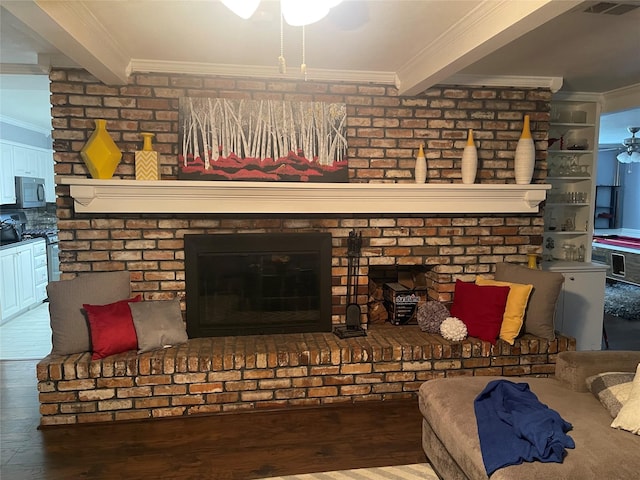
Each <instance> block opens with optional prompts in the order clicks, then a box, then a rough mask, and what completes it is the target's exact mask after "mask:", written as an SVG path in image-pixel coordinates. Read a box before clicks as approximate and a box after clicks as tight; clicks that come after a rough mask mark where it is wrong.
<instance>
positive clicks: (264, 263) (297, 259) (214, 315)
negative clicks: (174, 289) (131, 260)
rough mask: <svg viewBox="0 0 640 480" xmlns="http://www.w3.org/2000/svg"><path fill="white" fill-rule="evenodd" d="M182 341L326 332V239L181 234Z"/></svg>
mask: <svg viewBox="0 0 640 480" xmlns="http://www.w3.org/2000/svg"><path fill="white" fill-rule="evenodd" d="M185 263H186V290H187V331H188V333H189V337H191V338H193V337H209V336H225V335H254V334H269V333H299V332H322V331H330V330H331V313H330V309H331V235H330V234H327V233H304V234H295V233H294V234H230V235H185Z"/></svg>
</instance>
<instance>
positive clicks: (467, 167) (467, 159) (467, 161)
mask: <svg viewBox="0 0 640 480" xmlns="http://www.w3.org/2000/svg"><path fill="white" fill-rule="evenodd" d="M477 171H478V150H477V149H476V144H475V143H474V142H473V129H471V128H470V129H469V134H468V135H467V145H466V146H465V147H464V150H463V152H462V168H461V173H462V183H464V184H472V183H475V181H476V173H477Z"/></svg>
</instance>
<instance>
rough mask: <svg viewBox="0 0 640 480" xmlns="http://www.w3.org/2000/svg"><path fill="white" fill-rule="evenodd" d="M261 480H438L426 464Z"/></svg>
mask: <svg viewBox="0 0 640 480" xmlns="http://www.w3.org/2000/svg"><path fill="white" fill-rule="evenodd" d="M261 480H438V476H437V475H436V474H435V472H434V471H433V469H432V468H431V465H429V464H428V463H415V464H413V465H397V466H394V467H376V468H358V469H355V470H339V471H333V472H320V473H305V474H302V475H288V476H286V477H270V478H268V479H267V478H265V479H261Z"/></svg>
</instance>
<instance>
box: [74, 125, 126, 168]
mask: <svg viewBox="0 0 640 480" xmlns="http://www.w3.org/2000/svg"><path fill="white" fill-rule="evenodd" d="M80 156H81V157H82V160H84V163H85V165H86V166H87V169H88V170H89V173H90V174H91V177H93V178H99V179H108V178H111V177H112V176H113V173H114V172H115V171H116V168H118V164H119V163H120V160H121V159H122V152H121V151H120V149H119V148H118V146H117V145H116V143H115V142H114V141H113V139H112V138H111V135H109V132H107V121H106V120H103V119H98V120H96V129H95V130H94V131H93V133H92V134H91V137H89V140H88V141H87V143H86V144H85V145H84V147H83V148H82V150H81V151H80Z"/></svg>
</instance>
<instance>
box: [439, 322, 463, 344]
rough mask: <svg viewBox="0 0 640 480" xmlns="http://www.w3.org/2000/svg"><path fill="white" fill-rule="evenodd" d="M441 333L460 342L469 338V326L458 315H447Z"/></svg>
mask: <svg viewBox="0 0 640 480" xmlns="http://www.w3.org/2000/svg"><path fill="white" fill-rule="evenodd" d="M440 335H442V336H443V337H444V338H445V339H446V340H450V341H452V342H458V341H460V340H464V339H465V338H467V326H466V325H465V324H464V323H463V322H462V320H460V319H459V318H458V317H447V318H445V320H444V322H442V325H440Z"/></svg>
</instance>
